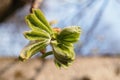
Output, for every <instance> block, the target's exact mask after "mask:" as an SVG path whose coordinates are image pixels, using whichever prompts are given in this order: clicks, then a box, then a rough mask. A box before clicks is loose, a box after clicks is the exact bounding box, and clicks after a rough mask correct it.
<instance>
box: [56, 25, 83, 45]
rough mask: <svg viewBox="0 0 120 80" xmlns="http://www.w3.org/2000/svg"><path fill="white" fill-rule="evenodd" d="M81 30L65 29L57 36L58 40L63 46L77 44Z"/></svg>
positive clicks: (75, 27) (75, 28)
mask: <svg viewBox="0 0 120 80" xmlns="http://www.w3.org/2000/svg"><path fill="white" fill-rule="evenodd" d="M80 33H81V29H80V27H79V26H71V27H66V28H64V29H63V30H62V31H61V32H60V34H59V35H58V36H57V40H58V42H60V43H63V44H66V45H67V44H69V43H75V42H77V41H78V40H79V37H80Z"/></svg>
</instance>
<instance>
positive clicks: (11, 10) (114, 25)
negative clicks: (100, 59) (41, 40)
mask: <svg viewBox="0 0 120 80" xmlns="http://www.w3.org/2000/svg"><path fill="white" fill-rule="evenodd" d="M0 1H1V3H0V56H18V55H19V53H20V50H21V49H22V48H23V47H24V46H25V45H26V44H27V43H28V40H26V39H25V38H24V36H23V35H22V33H23V32H24V31H26V30H29V29H28V27H27V25H26V24H25V20H24V17H25V16H26V15H27V14H29V9H30V6H31V4H30V0H0ZM40 8H41V9H42V11H43V12H44V13H45V16H46V17H47V19H48V20H49V21H52V20H57V22H58V23H57V24H55V25H53V27H60V28H63V27H67V26H71V25H78V26H81V28H82V34H81V38H80V41H79V42H78V43H76V44H75V51H76V54H78V55H83V56H86V55H104V54H109V55H116V54H119V53H120V31H119V30H120V27H119V26H120V0H43V1H42V2H41V4H40Z"/></svg>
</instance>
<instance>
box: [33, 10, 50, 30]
mask: <svg viewBox="0 0 120 80" xmlns="http://www.w3.org/2000/svg"><path fill="white" fill-rule="evenodd" d="M33 13H34V14H35V15H36V16H37V18H38V19H39V20H40V21H41V22H42V23H43V24H44V25H46V26H47V27H48V28H49V30H51V31H52V29H51V27H50V25H49V23H48V21H47V20H46V18H45V16H44V14H43V13H42V11H41V10H40V9H33Z"/></svg>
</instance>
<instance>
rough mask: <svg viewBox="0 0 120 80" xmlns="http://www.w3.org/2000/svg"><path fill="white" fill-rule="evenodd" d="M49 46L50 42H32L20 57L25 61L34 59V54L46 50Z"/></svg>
mask: <svg viewBox="0 0 120 80" xmlns="http://www.w3.org/2000/svg"><path fill="white" fill-rule="evenodd" d="M48 44H49V40H44V41H39V42H36V41H32V42H31V43H29V44H28V45H27V46H26V47H25V48H24V49H23V50H22V51H21V54H20V56H19V58H20V60H22V61H24V60H27V59H29V58H30V57H32V56H33V55H34V54H36V53H37V52H39V51H40V50H42V49H44V48H45V47H46V46H47V45H48Z"/></svg>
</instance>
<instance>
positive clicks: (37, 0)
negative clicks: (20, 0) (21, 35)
mask: <svg viewBox="0 0 120 80" xmlns="http://www.w3.org/2000/svg"><path fill="white" fill-rule="evenodd" d="M41 2H42V0H32V4H31V8H30V12H31V13H32V9H33V8H35V9H37V8H39V6H40V3H41Z"/></svg>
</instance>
